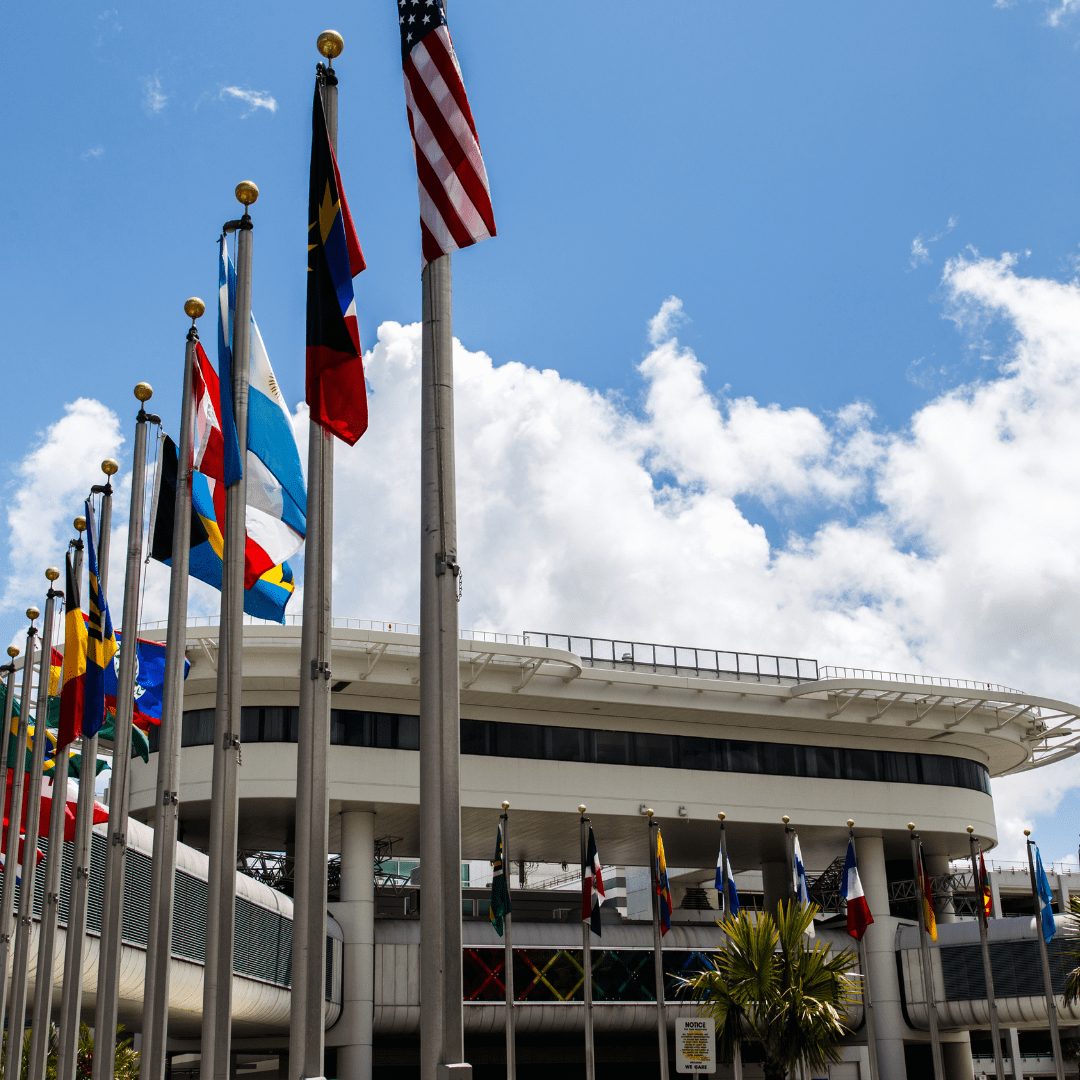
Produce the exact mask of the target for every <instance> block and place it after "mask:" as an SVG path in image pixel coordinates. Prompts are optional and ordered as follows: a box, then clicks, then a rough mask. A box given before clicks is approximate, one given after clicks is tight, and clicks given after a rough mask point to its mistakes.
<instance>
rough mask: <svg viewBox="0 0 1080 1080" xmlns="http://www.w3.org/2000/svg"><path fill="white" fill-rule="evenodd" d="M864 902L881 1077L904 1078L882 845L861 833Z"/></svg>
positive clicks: (892, 927) (888, 1079) (900, 1017)
mask: <svg viewBox="0 0 1080 1080" xmlns="http://www.w3.org/2000/svg"><path fill="white" fill-rule="evenodd" d="M855 849H856V854H857V858H858V862H859V878H860V880H861V881H862V886H863V892H865V894H866V902H867V903H868V904H869V905H870V914H871V915H873V916H874V921H873V923H872V924H871V925H870V926H869V927H868V928H867V930H866V937H865V938H864V939H863V940H864V942H865V943H866V963H867V967H868V968H869V969H870V970H869V971H868V972H867V973H866V974H867V977H868V978H869V980H870V995H871V998H872V999H873V1002H874V1021H875V1025H876V1027H875V1034H876V1035H877V1044H878V1076H879V1077H880V1080H907V1066H906V1065H905V1063H904V1035H905V1033H906V1032H907V1026H906V1025H905V1023H904V1014H903V1012H902V1011H901V1008H900V983H899V982H898V981H897V977H896V948H895V938H896V922H897V920H896V919H894V918H893V917H892V916H891V915H890V914H889V883H888V879H887V877H886V876H885V847H884V843H883V842H882V839H881V837H880V836H860V837H858V838H857V839H856V841H855Z"/></svg>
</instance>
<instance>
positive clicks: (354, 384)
mask: <svg viewBox="0 0 1080 1080" xmlns="http://www.w3.org/2000/svg"><path fill="white" fill-rule="evenodd" d="M323 77H325V78H326V79H336V78H337V76H336V75H334V73H333V72H332V71H329V72H326V73H325V76H323ZM366 266H367V264H366V263H365V262H364V253H363V252H362V251H361V250H360V241H359V240H357V238H356V229H355V228H354V227H353V221H352V215H351V214H350V213H349V204H348V202H347V201H346V199H345V192H344V191H343V190H342V187H341V175H340V173H339V172H338V167H337V159H336V158H335V156H334V148H333V146H331V145H330V134H329V132H328V130H327V127H326V116H325V114H324V113H323V105H322V94H321V93H320V92H319V87H318V85H316V87H315V105H314V107H313V109H312V115H311V177H310V183H309V187H308V286H307V403H308V406H309V407H310V409H311V419H312V420H314V421H315V422H316V423H319V424H321V425H322V426H323V427H324V428H325V429H326V430H327V431H328V432H329V433H330V434H331V435H336V436H337V437H338V438H339V439H341V440H342V441H344V442H347V443H348V444H349V445H350V446H352V445H353V444H354V443H355V442H356V441H357V440H358V439H359V438H360V436H361V435H363V434H364V432H365V431H366V430H367V425H368V409H367V385H366V383H365V382H364V359H363V350H362V349H361V348H360V330H359V328H358V327H357V323H356V299H355V297H354V295H353V284H352V279H353V278H354V277H355V276H356V275H357V274H359V273H360V271H361V270H363V269H365V267H366Z"/></svg>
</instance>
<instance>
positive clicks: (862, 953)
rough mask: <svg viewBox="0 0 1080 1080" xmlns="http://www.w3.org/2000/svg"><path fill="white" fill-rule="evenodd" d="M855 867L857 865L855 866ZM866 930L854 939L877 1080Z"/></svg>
mask: <svg viewBox="0 0 1080 1080" xmlns="http://www.w3.org/2000/svg"><path fill="white" fill-rule="evenodd" d="M854 826H855V820H854V819H853V818H848V823H847V827H848V843H849V844H851V846H852V850H854V849H855V828H854ZM856 865H857V864H856ZM865 938H866V928H865V927H864V928H863V933H862V936H861V937H858V938H856V939H855V945H856V951H857V952H858V954H859V970H860V971H861V972H862V977H863V1017H864V1019H865V1023H866V1048H867V1050H868V1052H869V1057H870V1080H878V1057H877V1030H876V1029H875V1027H874V1000H873V998H872V997H871V996H870V961H869V959H868V958H867V955H866V942H865Z"/></svg>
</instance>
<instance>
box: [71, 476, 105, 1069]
mask: <svg viewBox="0 0 1080 1080" xmlns="http://www.w3.org/2000/svg"><path fill="white" fill-rule="evenodd" d="M119 469H120V466H119V464H118V463H117V462H116V461H114V460H113V459H112V458H106V459H105V460H104V461H103V462H102V463H101V471H102V472H103V473H104V474H105V483H104V484H95V485H94V486H93V487H92V488H91V489H90V492H91V495H101V522H100V524H99V526H98V541H97V554H98V583H99V585H100V588H101V595H102V596H103V597H105V598H106V600H107V599H108V585H109V549H110V547H111V542H112V497H113V489H112V478H113V477H114V476H115V475H116V473H117V472H118V471H119ZM83 524H84V527H85V524H86V522H85V521H84V523H83ZM75 527H76V528H78V519H76V525H75ZM76 557H77V558H78V559H79V564H78V573H79V574H80V575H81V574H82V548H81V546H80V547H78V548H77V549H76ZM80 582H81V577H80ZM64 647H65V648H67V645H66V643H65V646H64ZM97 751H98V737H97V735H96V734H95V735H91V736H87V735H86V734H83V737H82V761H81V763H80V765H79V801H78V803H77V804H76V808H75V845H74V848H73V850H72V859H71V876H70V878H69V879H68V882H69V884H68V919H67V937H66V940H65V942H64V982H63V990H62V991H61V998H60V1045H59V1049H58V1051H57V1066H56V1078H57V1080H75V1072H76V1069H77V1067H78V1063H79V1025H80V1024H81V1023H82V995H83V946H84V945H85V939H86V918H87V915H88V912H89V905H90V863H91V859H92V857H93V850H94V849H93V830H94V786H95V783H96V780H97Z"/></svg>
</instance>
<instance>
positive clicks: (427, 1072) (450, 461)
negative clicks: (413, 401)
mask: <svg viewBox="0 0 1080 1080" xmlns="http://www.w3.org/2000/svg"><path fill="white" fill-rule="evenodd" d="M421 280H422V282H423V298H424V302H423V337H422V346H421V367H422V390H421V425H420V426H421V468H420V865H421V867H422V868H423V869H422V870H421V874H422V875H423V884H422V886H421V888H422V899H421V904H420V942H421V946H420V947H421V948H422V949H423V950H424V955H425V956H426V957H428V958H429V959H428V960H427V961H425V963H424V965H423V967H422V968H421V973H420V1001H421V1006H420V1076H421V1080H436V1068H437V1066H438V1065H440V1064H447V1065H449V1064H458V1063H461V1062H462V1061H463V1059H464V1056H465V1045H464V1036H463V1032H462V1006H461V871H460V860H461V805H460V802H461V800H460V796H459V783H458V769H459V754H460V730H459V728H460V723H461V721H460V705H459V678H460V676H459V670H458V612H457V583H458V580H459V579H458V564H457V508H456V495H455V485H454V367H453V326H452V311H451V272H450V256H449V255H442V256H440V257H439V258H437V259H433V260H432V261H431V262H429V263H428V264H427V266H425V267H424V270H423V274H422V275H421Z"/></svg>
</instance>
